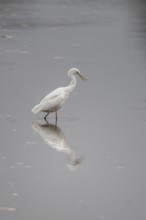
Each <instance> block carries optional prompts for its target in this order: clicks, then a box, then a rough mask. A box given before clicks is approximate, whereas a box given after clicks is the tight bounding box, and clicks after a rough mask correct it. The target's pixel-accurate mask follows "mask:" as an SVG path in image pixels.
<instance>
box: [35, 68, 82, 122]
mask: <svg viewBox="0 0 146 220" xmlns="http://www.w3.org/2000/svg"><path fill="white" fill-rule="evenodd" d="M76 75H79V76H80V77H81V78H82V79H83V80H85V79H86V78H85V77H84V76H83V75H82V74H81V73H80V71H79V70H78V69H77V68H72V69H70V70H69V71H68V76H69V77H70V78H71V82H70V84H69V85H68V86H65V87H60V88H58V89H55V90H54V91H53V92H51V93H49V94H48V95H46V96H45V97H44V98H43V99H42V101H41V102H40V103H39V104H38V105H36V106H35V107H34V108H33V109H32V112H33V113H34V114H36V113H38V112H46V113H47V115H46V116H45V117H44V119H46V118H47V116H48V114H49V113H50V112H56V119H57V111H58V110H59V109H60V108H61V106H62V105H63V104H64V102H65V101H66V100H67V99H68V97H69V95H70V93H71V92H72V90H73V89H74V88H75V86H76Z"/></svg>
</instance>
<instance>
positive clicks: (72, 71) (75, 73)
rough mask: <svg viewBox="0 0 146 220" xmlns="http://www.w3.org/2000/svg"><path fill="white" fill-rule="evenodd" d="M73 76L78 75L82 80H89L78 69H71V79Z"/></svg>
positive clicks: (69, 74)
mask: <svg viewBox="0 0 146 220" xmlns="http://www.w3.org/2000/svg"><path fill="white" fill-rule="evenodd" d="M72 75H74V76H76V75H78V76H79V77H80V78H81V79H82V80H87V79H86V77H85V76H84V75H83V74H82V73H81V72H80V70H79V69H77V68H71V69H70V70H69V71H68V76H69V77H71V76H72Z"/></svg>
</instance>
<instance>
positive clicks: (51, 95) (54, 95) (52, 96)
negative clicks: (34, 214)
mask: <svg viewBox="0 0 146 220" xmlns="http://www.w3.org/2000/svg"><path fill="white" fill-rule="evenodd" d="M61 92H62V88H58V89H55V90H54V91H53V92H51V93H49V94H48V95H46V96H45V97H44V98H43V99H42V101H41V102H40V104H43V103H44V102H46V101H48V100H50V101H51V100H52V99H55V98H57V97H58V95H60V94H61Z"/></svg>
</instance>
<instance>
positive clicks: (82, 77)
mask: <svg viewBox="0 0 146 220" xmlns="http://www.w3.org/2000/svg"><path fill="white" fill-rule="evenodd" d="M78 74H79V76H80V78H81V79H82V80H84V81H85V80H87V79H86V77H85V76H84V75H83V74H82V73H78Z"/></svg>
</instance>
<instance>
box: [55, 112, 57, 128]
mask: <svg viewBox="0 0 146 220" xmlns="http://www.w3.org/2000/svg"><path fill="white" fill-rule="evenodd" d="M55 124H56V125H57V111H56V118H55Z"/></svg>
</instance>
